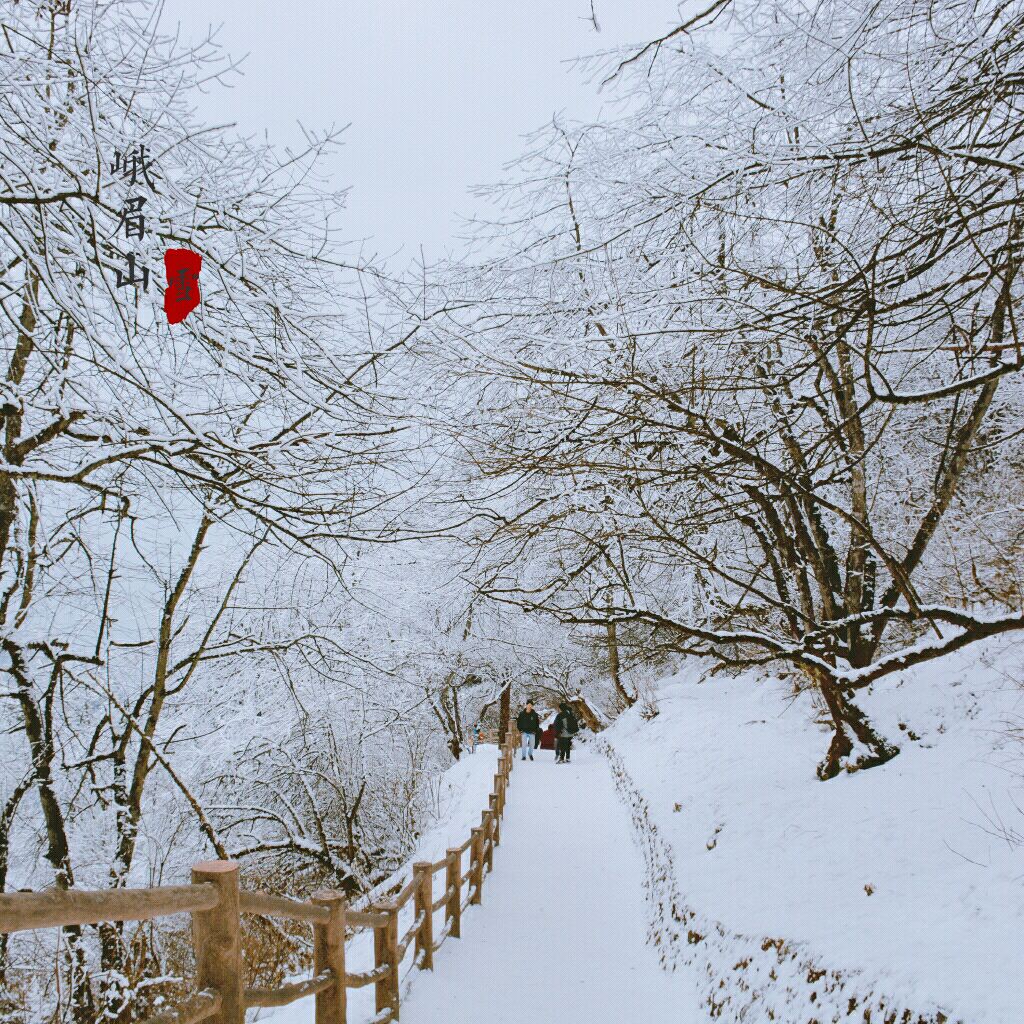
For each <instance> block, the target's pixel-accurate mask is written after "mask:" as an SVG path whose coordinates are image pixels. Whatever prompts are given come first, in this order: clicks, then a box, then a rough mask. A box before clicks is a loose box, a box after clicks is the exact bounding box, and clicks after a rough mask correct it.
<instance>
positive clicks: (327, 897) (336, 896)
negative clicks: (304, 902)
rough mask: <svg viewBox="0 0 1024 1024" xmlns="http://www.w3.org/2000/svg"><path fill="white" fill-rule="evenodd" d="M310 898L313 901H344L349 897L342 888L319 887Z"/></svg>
mask: <svg viewBox="0 0 1024 1024" xmlns="http://www.w3.org/2000/svg"><path fill="white" fill-rule="evenodd" d="M309 898H310V901H311V902H313V903H343V902H344V901H345V900H347V899H348V897H347V896H346V895H345V893H344V892H342V890H341V889H317V891H316V892H315V893H313V895H312V896H310V897H309Z"/></svg>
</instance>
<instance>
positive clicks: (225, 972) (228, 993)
mask: <svg viewBox="0 0 1024 1024" xmlns="http://www.w3.org/2000/svg"><path fill="white" fill-rule="evenodd" d="M192 883H193V885H204V884H205V885H213V886H216V888H217V892H218V896H219V901H218V903H217V906H215V907H213V908H212V909H210V910H200V911H197V912H196V913H194V914H193V915H192V946H193V949H194V950H195V955H196V982H197V984H198V986H199V990H200V991H203V990H204V989H210V990H213V991H215V992H217V993H218V994H219V995H220V1009H219V1010H218V1011H217V1012H216V1013H215V1014H213V1015H212V1016H211V1017H208V1018H207V1019H208V1020H209V1021H211V1024H245V999H244V997H243V995H242V990H243V985H242V927H241V918H240V915H239V910H238V864H236V863H235V861H233V860H205V861H202V862H201V863H199V864H196V865H195V866H194V867H193V868H192Z"/></svg>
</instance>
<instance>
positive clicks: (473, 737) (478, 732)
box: [469, 722, 484, 754]
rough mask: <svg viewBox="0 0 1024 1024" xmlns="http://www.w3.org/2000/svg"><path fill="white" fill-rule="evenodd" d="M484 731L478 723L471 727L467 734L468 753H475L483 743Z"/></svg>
mask: <svg viewBox="0 0 1024 1024" xmlns="http://www.w3.org/2000/svg"><path fill="white" fill-rule="evenodd" d="M483 738H484V730H483V726H481V725H480V723H479V722H477V723H476V725H474V726H473V728H472V729H471V730H470V733H469V752H470V753H471V754H475V753H476V748H477V747H479V746H480V744H481V743H482V742H483Z"/></svg>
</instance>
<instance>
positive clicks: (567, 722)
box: [555, 702, 580, 764]
mask: <svg viewBox="0 0 1024 1024" xmlns="http://www.w3.org/2000/svg"><path fill="white" fill-rule="evenodd" d="M579 731H580V723H579V722H577V721H576V716H575V715H574V714H573V713H572V711H570V710H569V705H568V704H565V703H564V702H563V703H562V704H559V705H558V714H557V715H555V764H568V763H569V754H570V753H571V751H572V738H573V736H575V735H576V733H578V732H579Z"/></svg>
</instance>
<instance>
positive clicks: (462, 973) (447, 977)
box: [401, 745, 704, 1024]
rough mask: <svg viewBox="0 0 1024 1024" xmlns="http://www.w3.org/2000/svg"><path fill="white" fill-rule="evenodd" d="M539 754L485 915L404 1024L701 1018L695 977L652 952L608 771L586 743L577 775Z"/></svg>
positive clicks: (513, 811)
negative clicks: (672, 969) (668, 967)
mask: <svg viewBox="0 0 1024 1024" xmlns="http://www.w3.org/2000/svg"><path fill="white" fill-rule="evenodd" d="M517 757H518V755H517ZM536 757H537V760H535V761H533V762H532V763H531V762H529V761H527V762H526V763H525V764H524V763H523V762H522V761H519V760H517V761H516V765H515V770H514V771H513V773H512V781H511V784H510V786H509V791H508V793H509V796H508V804H507V806H506V814H505V820H504V822H503V825H502V840H501V845H500V846H499V847H498V849H497V850H496V851H495V854H494V871H493V873H492V874H491V875H489V876H488V878H487V879H486V881H485V883H484V893H483V903H482V905H481V906H479V907H470V908H468V909H467V912H466V914H465V916H464V917H463V921H462V938H461V939H449V940H448V941H446V942H445V944H444V946H443V947H442V948H441V950H440V952H439V953H438V954H437V956H436V958H435V961H434V971H433V972H429V971H424V972H422V973H420V974H419V975H418V976H416V978H415V981H414V983H413V985H412V988H411V990H410V993H409V995H408V996H407V997H406V999H405V1001H404V1002H403V1004H402V1007H401V1019H402V1021H403V1022H404V1024H480V1022H482V1021H486V1022H488V1024H523V1022H527V1021H528V1022H530V1024H605V1022H608V1024H618V1022H628V1021H643V1022H644V1024H662V1022H664V1024H670V1022H671V1024H689V1022H691V1021H693V1022H696V1021H700V1020H703V1019H704V1016H703V1015H702V1014H701V1013H699V1012H698V1010H697V996H696V989H695V987H694V986H693V985H692V984H689V983H688V978H687V975H686V974H685V973H684V972H676V973H669V972H666V971H664V970H662V969H661V967H660V966H659V964H658V958H657V954H656V952H655V951H654V949H653V948H652V947H650V946H648V945H647V943H646V933H647V920H648V909H647V905H646V903H645V900H644V893H643V889H642V882H643V873H644V867H643V863H642V860H641V857H640V854H639V852H638V850H637V848H636V846H635V845H634V842H633V838H632V826H631V824H630V821H629V815H628V813H627V811H626V810H625V808H624V807H623V806H622V804H621V803H620V801H619V800H618V798H617V797H616V795H615V790H614V787H613V784H612V779H611V775H610V772H609V769H608V765H607V762H606V761H605V759H604V758H603V757H601V756H600V755H599V754H597V753H596V752H593V751H588V750H587V749H586V747H585V746H583V745H578V746H577V749H576V750H575V751H574V752H573V759H572V762H571V763H570V764H568V765H556V764H554V761H553V757H554V755H553V753H552V752H551V751H539V752H538V753H537V755H536Z"/></svg>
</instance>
